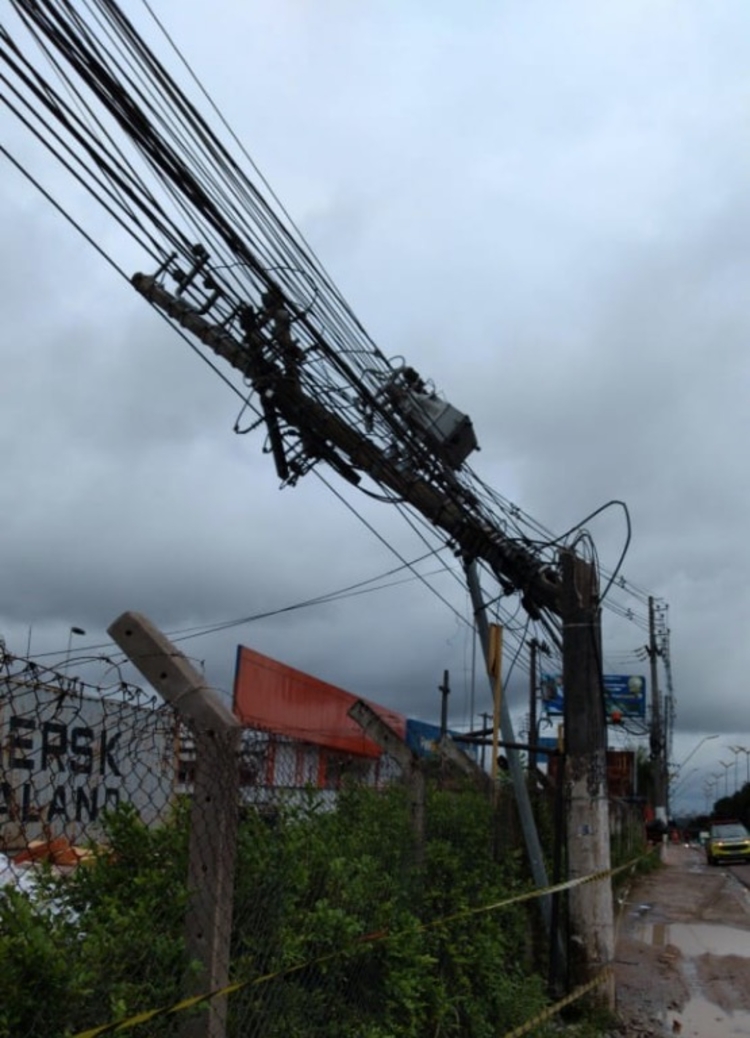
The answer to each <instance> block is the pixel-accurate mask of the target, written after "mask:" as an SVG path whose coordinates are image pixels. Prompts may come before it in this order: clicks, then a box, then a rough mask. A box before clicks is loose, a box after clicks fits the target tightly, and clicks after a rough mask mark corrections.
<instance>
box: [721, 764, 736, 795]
mask: <svg viewBox="0 0 750 1038" xmlns="http://www.w3.org/2000/svg"><path fill="white" fill-rule="evenodd" d="M732 763H733V762H732V761H731V760H730V761H729V763H727V762H726V761H724V760H720V761H719V764H720V765H721V766H722V768H723V769H724V796H725V797H728V796H729V769H730V768H731V767H732Z"/></svg>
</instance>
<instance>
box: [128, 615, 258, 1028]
mask: <svg viewBox="0 0 750 1038" xmlns="http://www.w3.org/2000/svg"><path fill="white" fill-rule="evenodd" d="M108 633H109V634H110V636H111V637H112V639H113V640H114V641H115V642H116V643H117V645H118V646H119V647H120V648H121V649H122V651H123V652H124V653H125V655H126V656H127V657H128V659H129V660H130V661H131V662H132V663H133V665H134V666H135V667H137V668H138V670H139V671H140V672H141V674H142V675H143V676H144V678H146V680H147V681H148V682H149V684H150V685H151V686H152V687H153V688H154V689H155V690H156V692H158V693H159V694H160V695H161V696H163V697H164V699H165V700H166V701H167V702H168V703H169V704H170V705H171V706H173V707H174V709H175V710H176V711H177V713H178V714H179V716H180V719H181V720H183V721H184V722H185V723H186V724H187V725H188V727H189V728H190V730H191V732H192V734H193V735H194V738H195V747H196V773H195V786H194V794H193V800H192V806H191V811H190V839H189V852H188V853H189V862H188V891H189V900H188V908H187V913H186V919H185V941H186V951H187V955H188V961H189V964H190V967H191V968H189V969H188V973H187V976H186V979H185V993H186V995H193V994H199V993H201V992H204V991H216V990H217V989H219V988H221V987H222V986H224V985H225V984H226V983H227V982H228V978H229V951H230V939H231V931H232V898H233V893H234V866H235V856H236V851H237V823H238V807H239V770H238V761H237V752H238V749H239V744H240V733H241V728H240V725H239V722H238V721H237V719H236V718H235V717H234V715H233V714H232V712H231V711H230V710H229V708H228V707H227V706H225V704H224V703H223V702H222V701H221V699H220V698H219V697H218V695H217V694H216V692H215V691H214V690H213V689H211V688H208V687H207V686H206V682H205V679H204V678H203V676H202V675H201V674H200V673H199V672H198V671H197V670H195V668H194V667H193V666H192V665H191V664H190V663H189V662H188V660H187V659H186V658H185V656H184V655H183V654H182V653H181V652H180V651H179V650H178V649H177V648H175V646H174V645H172V643H171V642H170V641H169V640H168V639H167V638H166V637H165V636H164V635H163V634H162V633H161V631H159V630H158V628H156V627H155V626H154V625H153V624H152V623H151V622H150V621H149V620H148V619H147V618H146V617H145V616H141V615H140V614H139V613H130V612H128V613H123V614H122V616H120V617H118V619H117V620H115V622H114V623H113V624H112V625H111V626H110V628H109V632H108ZM194 963H197V964H198V967H199V968H198V969H193V968H192V964H194ZM226 1012H227V1000H226V998H218V999H213V1000H212V1001H211V1002H210V1003H209V1004H208V1008H207V1010H206V1011H202V1012H200V1013H198V1014H197V1015H195V1016H190V1015H186V1016H185V1017H184V1020H183V1021H182V1026H181V1030H180V1034H181V1036H182V1038H224V1036H225V1034H226Z"/></svg>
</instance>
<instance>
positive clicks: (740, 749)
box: [730, 746, 750, 786]
mask: <svg viewBox="0 0 750 1038" xmlns="http://www.w3.org/2000/svg"><path fill="white" fill-rule="evenodd" d="M730 749H731V751H732V753H744V754H745V767H746V769H747V773H746V775H745V782H746V783H747V784H748V785H750V750H749V749H748V748H747V747H746V746H730ZM736 774H737V773H736V771H735V786H737V785H738V783H737V778H736Z"/></svg>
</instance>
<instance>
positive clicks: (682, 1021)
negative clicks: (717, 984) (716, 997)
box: [667, 997, 750, 1038]
mask: <svg viewBox="0 0 750 1038" xmlns="http://www.w3.org/2000/svg"><path fill="white" fill-rule="evenodd" d="M667 1030H668V1032H671V1033H672V1034H679V1035H680V1038H734V1036H735V1035H745V1036H748V1035H750V1013H745V1012H738V1013H731V1014H729V1013H725V1012H724V1011H723V1010H722V1009H720V1008H719V1007H718V1006H717V1005H714V1003H713V1002H708V1001H707V1000H706V999H705V998H700V997H695V998H691V999H690V1001H689V1002H688V1003H687V1005H686V1006H685V1008H684V1009H683V1010H682V1012H680V1013H676V1012H670V1013H669V1014H668V1016H667Z"/></svg>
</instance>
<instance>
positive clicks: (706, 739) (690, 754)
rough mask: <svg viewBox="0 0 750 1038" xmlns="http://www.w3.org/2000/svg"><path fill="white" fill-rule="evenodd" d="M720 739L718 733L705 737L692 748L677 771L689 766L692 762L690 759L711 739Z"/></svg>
mask: <svg viewBox="0 0 750 1038" xmlns="http://www.w3.org/2000/svg"><path fill="white" fill-rule="evenodd" d="M718 738H719V733H718V732H716V733H715V734H714V735H704V736H703V738H702V739H701V740H700V742H699V743H696V745H695V746H694V747H693V748H692V750H691V751H690V753H689V754H688V755H687V757H686V758H685V759H684V760H683V762H682V763H681V764H678V765H677V770H678V771H679V769H680V768H684V766H685V765H686V764H687V762H688V761H689V760H690V758H691V757H692V756H693V754H694V753H697V752H698V750H699V749H700V748H701V746H702V745H703V743H704V742H708V740H709V739H718Z"/></svg>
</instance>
